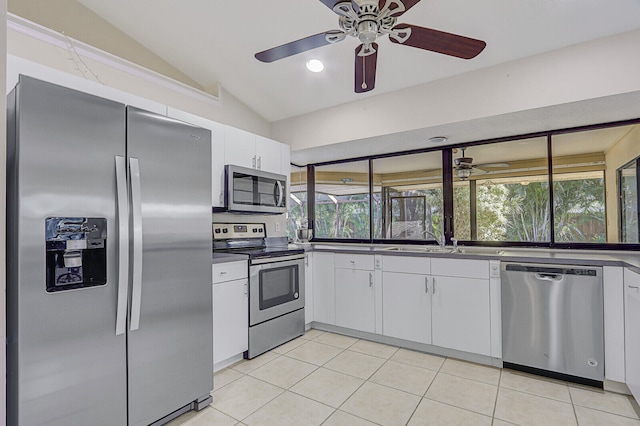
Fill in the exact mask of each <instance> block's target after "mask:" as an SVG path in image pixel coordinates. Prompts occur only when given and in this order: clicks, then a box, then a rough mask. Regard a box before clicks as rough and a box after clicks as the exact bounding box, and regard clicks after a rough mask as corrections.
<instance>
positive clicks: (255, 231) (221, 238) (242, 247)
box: [213, 223, 304, 259]
mask: <svg viewBox="0 0 640 426" xmlns="http://www.w3.org/2000/svg"><path fill="white" fill-rule="evenodd" d="M213 251H214V252H218V253H233V254H242V255H247V256H249V259H259V258H269V257H280V256H291V255H295V254H303V253H304V250H303V249H301V248H289V245H288V242H287V237H270V238H268V237H267V233H266V226H265V225H264V224H262V223H243V224H231V223H216V224H214V225H213Z"/></svg>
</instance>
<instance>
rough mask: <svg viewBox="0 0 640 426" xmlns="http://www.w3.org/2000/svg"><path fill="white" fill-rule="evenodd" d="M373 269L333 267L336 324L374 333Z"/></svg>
mask: <svg viewBox="0 0 640 426" xmlns="http://www.w3.org/2000/svg"><path fill="white" fill-rule="evenodd" d="M374 282H375V277H374V273H373V270H369V271H368V270H360V269H345V268H336V269H335V283H336V286H335V288H336V325H337V326H340V327H346V328H351V329H354V330H360V331H368V332H370V333H375V331H376V317H375V288H374V284H375V283H374Z"/></svg>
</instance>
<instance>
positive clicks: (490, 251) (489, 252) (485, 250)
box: [456, 247, 504, 256]
mask: <svg viewBox="0 0 640 426" xmlns="http://www.w3.org/2000/svg"><path fill="white" fill-rule="evenodd" d="M456 253H460V254H478V255H485V256H502V255H503V254H504V250H501V249H497V248H493V247H458V251H457V252H456Z"/></svg>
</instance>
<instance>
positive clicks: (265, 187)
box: [224, 164, 287, 214]
mask: <svg viewBox="0 0 640 426" xmlns="http://www.w3.org/2000/svg"><path fill="white" fill-rule="evenodd" d="M224 204H225V208H226V210H227V211H230V212H234V211H235V212H245V213H270V214H277V213H284V212H286V211H287V177H286V176H284V175H279V174H276V173H269V172H263V171H262V170H255V169H249V168H246V167H240V166H233V165H230V164H228V165H226V166H225V192H224Z"/></svg>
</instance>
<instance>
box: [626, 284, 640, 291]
mask: <svg viewBox="0 0 640 426" xmlns="http://www.w3.org/2000/svg"><path fill="white" fill-rule="evenodd" d="M627 287H629V288H635V289H636V290H638V289H640V287H638V286H637V285H628V286H627Z"/></svg>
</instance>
